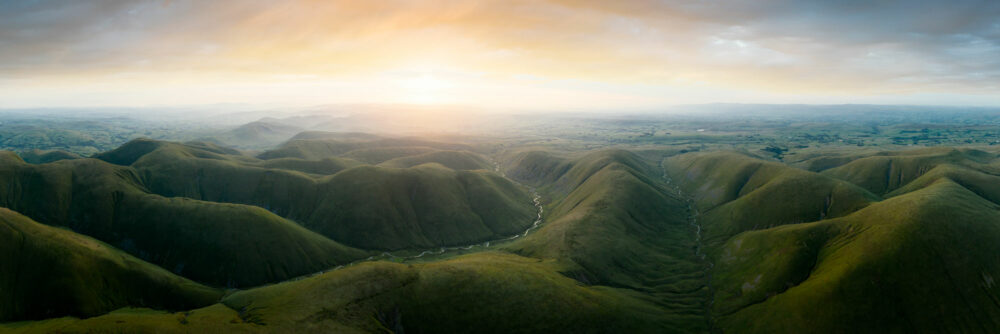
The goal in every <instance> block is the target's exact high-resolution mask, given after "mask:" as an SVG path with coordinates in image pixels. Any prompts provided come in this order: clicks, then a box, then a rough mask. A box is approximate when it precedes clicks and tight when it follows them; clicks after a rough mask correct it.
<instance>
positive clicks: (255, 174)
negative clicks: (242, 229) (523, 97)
mask: <svg viewBox="0 0 1000 334" xmlns="http://www.w3.org/2000/svg"><path fill="white" fill-rule="evenodd" d="M300 141H303V140H300ZM304 141H310V140H304ZM321 141H323V142H329V141H330V140H321ZM364 143H366V142H351V144H352V145H354V146H359V145H363V144H364ZM373 145H375V146H376V147H378V148H379V149H395V147H387V146H386V145H389V144H387V143H386V142H384V141H377V142H375V143H374V144H373ZM366 150H367V149H366ZM350 152H353V151H349V152H346V153H350ZM316 154H318V153H316ZM316 154H311V155H316ZM262 155H266V154H262ZM96 158H98V159H102V160H105V161H108V162H111V163H116V164H120V165H129V166H130V167H131V168H132V169H134V170H135V171H136V172H137V173H138V174H139V175H140V178H141V180H142V184H143V185H144V186H145V187H146V189H148V190H149V191H150V192H153V193H155V194H159V195H163V196H168V197H184V198H191V199H197V200H204V201H212V202H224V203H239V204H248V205H254V206H257V207H261V208H265V209H267V210H270V211H271V212H274V213H276V214H278V215H280V216H282V217H284V218H287V219H290V220H292V221H295V222H297V223H299V224H301V225H302V226H305V227H306V228H308V229H310V230H312V231H315V232H318V233H320V234H322V235H324V236H326V237H328V238H330V239H332V240H336V241H338V242H340V243H343V244H346V245H350V246H353V247H359V248H364V249H377V250H401V249H415V248H431V247H440V246H458V245H467V244H471V243H477V242H484V241H488V240H494V239H499V238H502V237H507V236H511V235H514V234H517V233H519V232H520V231H523V230H524V229H525V228H526V227H527V226H528V225H530V224H531V222H532V217H533V216H534V215H535V212H534V211H535V209H534V207H533V205H532V202H531V197H530V196H529V194H528V192H527V190H526V189H524V188H522V187H519V186H517V185H515V184H513V183H512V182H510V181H509V180H507V179H504V178H503V177H500V176H499V175H496V174H495V173H492V172H489V171H487V170H485V169H484V168H487V167H489V164H488V162H487V161H486V160H485V159H484V158H482V157H480V156H478V155H476V154H474V153H471V152H456V151H438V152H434V153H430V154H416V155H413V156H409V157H403V158H397V159H394V160H389V161H386V162H384V163H382V164H380V165H377V166H373V165H366V164H362V163H350V161H356V160H350V159H347V158H343V157H338V156H329V157H322V158H321V159H320V160H305V159H301V158H275V159H267V160H260V159H257V158H254V157H249V156H245V155H242V154H239V152H235V151H231V150H227V149H224V148H219V147H217V146H214V145H211V144H204V143H189V144H178V143H169V142H159V141H151V140H135V141H132V142H130V143H128V144H125V145H123V146H122V147H120V148H118V149H116V150H113V151H110V152H107V153H103V154H100V155H97V156H96ZM274 160H278V163H272V162H271V161H274ZM335 165H341V166H342V167H344V169H341V170H337V168H334V166H335ZM279 166H281V167H286V168H287V169H280V168H276V167H279ZM348 166H351V167H348ZM447 166H451V167H453V168H448V167H447ZM322 169H327V170H329V171H333V172H334V173H331V174H315V173H307V172H317V171H321V170H322Z"/></svg>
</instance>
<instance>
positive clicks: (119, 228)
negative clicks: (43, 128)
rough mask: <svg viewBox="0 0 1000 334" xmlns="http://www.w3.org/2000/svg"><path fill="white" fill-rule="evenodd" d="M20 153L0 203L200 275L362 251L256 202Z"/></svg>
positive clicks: (251, 272) (1, 181)
mask: <svg viewBox="0 0 1000 334" xmlns="http://www.w3.org/2000/svg"><path fill="white" fill-rule="evenodd" d="M14 158H16V157H14ZM14 158H9V159H3V160H2V161H0V206H3V207H7V208H10V209H13V210H16V211H18V212H20V213H22V214H25V215H27V216H28V217H31V218H32V219H34V220H36V221H38V222H41V223H44V224H48V225H53V226H63V227H68V228H71V229H73V230H74V231H76V232H79V233H82V234H85V235H88V236H91V237H94V238H96V239H98V240H101V241H104V242H107V243H109V244H112V245H114V246H115V247H117V248H119V249H122V250H124V251H126V252H128V253H130V254H132V255H135V256H137V257H139V258H141V259H143V260H146V261H149V262H152V263H154V264H157V265H160V266H162V267H164V268H167V269H169V270H171V271H173V272H175V273H178V274H180V275H183V276H185V277H188V278H191V279H194V280H196V281H199V282H206V283H210V284H214V285H228V286H247V285H258V284H262V283H266V282H275V281H280V280H284V279H288V278H291V277H295V276H298V275H302V274H306V273H311V272H315V271H318V270H322V269H324V268H328V267H331V266H335V265H337V264H341V263H345V262H349V261H351V260H354V259H357V258H361V257H365V256H366V253H365V252H362V251H359V250H356V249H352V248H349V247H345V246H343V245H341V244H338V243H336V242H334V241H331V240H329V239H327V238H325V237H323V236H321V235H319V234H316V233H314V232H311V231H309V230H307V229H305V228H303V227H301V226H299V225H297V224H295V223H294V222H291V221H289V220H287V219H284V218H282V217H279V216H277V215H275V214H273V213H271V212H268V211H267V210H264V209H262V208H259V207H254V206H247V205H238V204H226V203H214V202H206V201H198V200H193V199H187V198H165V197H162V196H159V195H155V194H150V193H149V192H148V188H147V187H146V186H145V185H144V183H143V181H142V180H141V177H140V176H139V174H138V173H137V172H136V171H135V170H134V169H132V168H130V167H123V166H115V165H111V164H108V163H106V162H103V161H100V160H95V159H77V160H64V161H58V162H54V163H49V164H44V165H30V164H26V163H24V162H21V161H20V160H19V159H16V160H15V159H14ZM275 249H281V250H282V251H277V252H276V251H274V250H275Z"/></svg>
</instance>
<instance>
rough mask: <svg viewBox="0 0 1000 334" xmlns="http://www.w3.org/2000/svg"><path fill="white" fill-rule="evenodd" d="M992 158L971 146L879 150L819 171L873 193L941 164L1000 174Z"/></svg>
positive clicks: (894, 188)
mask: <svg viewBox="0 0 1000 334" xmlns="http://www.w3.org/2000/svg"><path fill="white" fill-rule="evenodd" d="M995 160H996V155H994V154H992V153H987V152H983V151H979V150H972V149H954V148H930V149H921V150H912V151H902V152H880V153H878V154H876V155H872V156H865V157H861V158H858V159H855V160H852V161H851V162H849V163H846V164H844V165H841V166H839V167H836V168H831V169H828V170H825V171H823V174H824V175H829V176H831V177H835V178H838V179H842V180H845V181H848V182H851V183H854V184H857V185H858V186H861V187H862V188H865V189H868V190H869V191H871V192H873V193H875V194H887V193H889V192H892V191H894V190H896V189H898V188H900V187H903V186H905V185H906V184H907V183H909V182H910V181H913V180H915V179H917V178H918V177H920V176H921V175H923V174H924V173H927V172H928V171H930V170H931V169H933V168H934V167H936V166H938V165H942V164H951V165H956V166H962V167H965V168H969V169H972V170H979V171H987V172H990V173H991V174H1000V166H995V165H992V163H993V162H994V161H995Z"/></svg>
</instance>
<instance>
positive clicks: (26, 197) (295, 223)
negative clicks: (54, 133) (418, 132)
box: [0, 115, 1000, 333]
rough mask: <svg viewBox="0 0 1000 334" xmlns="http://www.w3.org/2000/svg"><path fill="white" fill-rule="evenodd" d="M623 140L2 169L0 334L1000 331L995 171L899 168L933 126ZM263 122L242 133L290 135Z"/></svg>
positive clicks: (47, 163)
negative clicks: (921, 130) (901, 138)
mask: <svg viewBox="0 0 1000 334" xmlns="http://www.w3.org/2000/svg"><path fill="white" fill-rule="evenodd" d="M567 117H569V116H567ZM928 117H929V118H928ZM970 117H971V116H970ZM570 118H572V117H570ZM931 118H933V117H932V116H928V115H924V116H919V117H914V118H913V121H914V122H918V121H929V120H930V119H931ZM663 119H666V120H671V119H675V118H671V117H664V118H663ZM576 121H578V123H572V124H591V125H594V124H598V123H593V120H585V119H577V120H576ZM605 121H606V122H605V123H601V124H599V125H600V126H596V125H595V127H594V128H591V129H599V130H594V131H611V132H614V131H625V132H628V131H633V130H635V131H638V130H643V129H645V130H643V131H642V132H641V133H640V134H639V135H637V136H633V137H632V138H630V139H628V140H624V139H623V138H622V137H618V135H617V134H611V135H610V136H609V137H608V138H605V139H607V141H606V142H605V139H600V140H594V137H589V136H586V135H583V136H580V137H573V136H570V135H568V134H567V133H569V132H572V131H576V130H575V129H572V127H570V126H566V127H551V126H550V128H545V129H546V130H545V131H547V132H545V135H544V136H537V137H533V136H513V137H510V138H504V139H497V138H486V139H484V138H479V137H460V136H453V137H396V136H385V135H372V134H361V133H350V132H342V133H331V132H318V131H312V132H302V133H299V134H297V135H294V136H293V138H291V139H290V140H288V141H287V142H284V143H282V144H280V145H278V146H276V147H274V148H272V149H269V150H265V151H260V152H251V151H241V150H238V149H234V148H230V147H227V146H223V145H220V144H213V143H211V142H225V141H224V140H218V139H219V138H222V137H221V136H216V137H215V139H213V140H212V141H199V142H185V143H178V142H170V141H161V140H150V139H138V140H132V141H129V142H128V143H125V144H124V145H121V146H120V147H117V148H115V149H113V150H108V151H105V152H103V153H99V154H95V155H92V156H90V157H89V158H80V157H74V156H72V155H68V154H62V153H44V152H35V153H31V152H24V153H22V157H24V158H25V160H21V158H19V157H18V156H17V155H14V154H12V153H4V154H3V155H0V206H3V207H7V208H9V209H10V210H12V211H0V222H3V224H0V227H2V228H3V229H0V232H3V231H12V232H4V233H6V234H0V237H3V238H7V239H9V240H10V242H7V241H3V240H0V248H3V247H7V248H4V252H5V253H3V254H2V255H0V256H6V257H4V258H3V259H4V261H3V262H0V263H2V264H3V267H0V273H2V275H3V276H0V283H2V284H4V285H2V286H0V289H3V290H0V291H11V290H13V291H18V293H19V294H0V296H2V297H3V298H5V299H2V300H0V302H3V303H4V304H0V305H2V306H3V309H0V311H2V312H6V313H4V316H5V318H4V321H8V322H7V323H4V324H0V331H4V330H10V331H16V332H39V333H45V332H149V331H159V332H168V333H170V332H344V333H353V332H361V333H369V332H382V333H385V332H397V333H398V332H408V333H442V332H477V333H478V332H485V333H508V332H588V333H632V332H650V333H671V332H696V333H697V332H730V333H744V332H750V333H802V332H834V333H848V332H850V333H854V332H863V333H884V332H899V333H904V332H905V333H910V332H928V333H939V332H973V333H975V332H983V333H989V332H997V331H998V330H1000V290H998V289H1000V288H998V287H997V284H996V283H995V278H996V277H1000V276H998V275H1000V255H998V254H1000V243H998V242H996V241H997V240H1000V155H998V153H997V151H996V150H994V149H993V147H990V146H988V145H980V146H977V147H975V148H972V147H958V148H950V147H921V148H915V149H906V150H900V149H898V148H899V147H896V146H894V145H895V144H892V143H891V142H892V140H893V139H892V137H893V136H898V135H900V133H903V131H910V130H908V129H910V128H911V127H915V126H922V125H920V124H910V125H906V124H901V123H899V122H898V121H896V122H895V123H893V122H891V121H887V120H881V121H879V122H876V123H872V124H871V125H870V126H869V125H866V126H864V127H858V126H857V125H851V124H846V123H843V122H834V121H831V120H829V119H807V120H804V121H803V122H802V123H796V124H794V125H788V124H786V125H787V126H784V127H782V126H781V125H780V124H779V123H780V122H782V121H778V120H773V119H770V120H769V119H767V118H766V117H765V118H762V119H761V120H752V119H751V120H747V121H746V122H743V123H741V122H730V123H724V122H721V121H717V120H711V119H706V120H702V121H699V122H694V121H691V122H689V123H683V122H681V123H678V124H672V125H669V126H670V127H672V128H670V130H669V131H667V132H670V133H669V134H666V133H664V132H663V131H664V130H663V129H662V128H660V129H657V128H656V127H657V126H660V125H664V124H666V123H656V122H652V121H649V120H648V119H646V120H642V119H639V120H634V119H618V120H605ZM271 122H277V123H281V124H285V123H283V122H285V121H281V122H278V121H268V122H262V123H259V124H255V125H252V126H247V127H243V128H242V129H243V130H247V131H244V132H240V131H242V130H240V131H234V132H233V133H242V134H244V135H247V137H246V138H247V141H250V142H253V141H262V142H263V141H267V140H273V141H277V140H278V139H277V138H278V137H281V136H286V135H288V134H287V133H286V132H290V131H293V130H294V129H291V128H290V129H288V131H285V132H282V128H271V127H270V126H271V125H270V123H271ZM588 122H591V123H588ZM664 122H666V121H664ZM769 122H777V123H769ZM264 123H268V124H264ZM289 124H290V123H289ZM302 124H303V123H295V124H293V125H289V126H294V127H296V128H295V129H297V128H303V126H302ZM720 124H724V125H725V127H723V126H722V125H720ZM768 124H770V125H768ZM781 124H784V123H781ZM664 126H666V125H664ZM650 127H652V128H653V129H649V128H650ZM584 129H587V128H584ZM698 129H707V130H706V131H697V130H698ZM250 130H253V131H250ZM272 130H273V131H272ZM560 131H568V132H566V133H562V132H560ZM588 131H589V130H588ZM795 131H799V132H801V133H800V134H799V135H801V136H799V135H795V134H794V133H793V132H795ZM827 131H833V132H837V133H838V135H839V137H838V136H834V135H830V134H826V132H827ZM935 131H937V132H941V133H965V132H961V131H958V130H955V127H940V128H932V129H931V130H928V131H927V132H926V133H927V134H928V136H930V135H931V134H935V133H937V132H935ZM983 131H987V130H985V129H984V130H983ZM233 133H230V134H233ZM268 133H270V134H274V136H273V137H271V138H270V139H268V137H267V136H266V135H265V134H268ZM602 133H604V134H608V133H606V132H602ZM975 133H977V132H975V131H970V132H967V133H966V134H968V135H970V136H971V135H975ZM984 133H988V131H987V132H979V134H980V135H983V136H985V134H984ZM869 135H870V136H871V137H864V136H869ZM796 136H799V137H796ZM602 138H603V137H602ZM781 138H785V139H781ZM790 138H791V139H790ZM796 138H798V139H796ZM858 138H867V139H862V140H863V141H864V142H863V143H864V145H865V146H864V147H862V148H859V146H857V145H856V144H857V142H856V140H858ZM840 139H844V140H845V141H844V142H840V141H839V140H840ZM795 140H805V141H803V142H802V143H798V144H797V143H793V141H795ZM609 142H610V143H625V142H627V143H629V144H628V145H617V146H615V147H610V148H609V147H606V144H607V143H609ZM921 143H924V142H921ZM907 144H909V143H907ZM872 145H880V146H884V147H885V149H878V148H875V147H871V146H872ZM246 147H251V146H249V145H244V146H241V148H246ZM63 157H66V158H68V159H62V158H63ZM26 160H31V161H30V163H29V162H25V161H26ZM533 192H534V193H537V194H539V195H540V197H541V203H542V205H543V209H544V211H543V213H542V217H543V218H544V221H543V222H542V224H541V225H539V226H537V227H532V223H533V222H534V220H535V219H536V217H537V216H536V214H538V211H536V210H537V209H536V208H535V207H534V206H533V204H532V197H533ZM15 211H16V212H17V213H15ZM18 213H20V214H23V215H24V216H21V215H20V214H18ZM28 236H30V238H29V237H28ZM512 236H517V237H516V238H511V237H512ZM21 245H27V246H21ZM445 247H447V249H444V248H445ZM383 252H389V253H391V254H389V253H386V254H383ZM10 254H15V255H13V256H12V255H10ZM67 254H73V256H68V255H67ZM417 255H419V257H416V256H417ZM8 263H10V264H11V265H8ZM36 263H45V264H47V265H45V266H39V265H37V264H36ZM8 268H14V269H8ZM26 276H31V277H32V278H31V279H30V280H25V279H24V277H26ZM299 276H305V277H299ZM226 288H231V289H226ZM40 319H45V320H40ZM29 320H30V321H29ZM10 321H20V322H10Z"/></svg>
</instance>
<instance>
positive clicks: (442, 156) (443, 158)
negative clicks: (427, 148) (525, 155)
mask: <svg viewBox="0 0 1000 334" xmlns="http://www.w3.org/2000/svg"><path fill="white" fill-rule="evenodd" d="M426 163H438V164H441V165H443V166H445V167H448V168H451V169H454V170H473V169H486V170H490V169H492V168H493V166H492V165H491V164H490V162H489V161H486V159H483V157H481V156H479V155H477V154H475V153H472V152H465V151H434V152H428V153H423V154H417V155H410V156H405V157H399V158H394V159H390V160H387V161H384V162H381V163H379V166H385V167H395V168H407V167H413V166H417V165H422V164H426Z"/></svg>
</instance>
